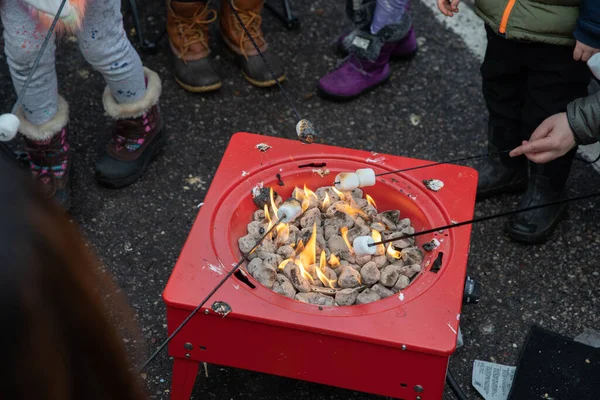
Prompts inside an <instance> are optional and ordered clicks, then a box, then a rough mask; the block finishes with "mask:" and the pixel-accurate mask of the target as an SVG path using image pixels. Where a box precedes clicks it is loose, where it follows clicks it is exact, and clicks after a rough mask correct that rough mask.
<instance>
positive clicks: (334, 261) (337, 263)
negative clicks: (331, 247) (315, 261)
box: [329, 253, 340, 268]
mask: <svg viewBox="0 0 600 400" xmlns="http://www.w3.org/2000/svg"><path fill="white" fill-rule="evenodd" d="M329 265H331V266H332V267H334V268H335V267H339V266H340V259H339V258H337V256H336V255H335V254H333V253H332V254H331V255H330V256H329Z"/></svg>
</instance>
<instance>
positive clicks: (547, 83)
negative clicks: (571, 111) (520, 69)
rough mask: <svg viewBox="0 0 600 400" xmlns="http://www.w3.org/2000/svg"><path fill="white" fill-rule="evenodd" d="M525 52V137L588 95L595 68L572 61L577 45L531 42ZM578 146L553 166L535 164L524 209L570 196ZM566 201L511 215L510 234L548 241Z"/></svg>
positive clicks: (522, 204) (508, 227)
mask: <svg viewBox="0 0 600 400" xmlns="http://www.w3.org/2000/svg"><path fill="white" fill-rule="evenodd" d="M528 47H529V50H528V51H527V52H526V53H525V58H524V59H525V63H526V65H527V68H528V71H529V77H528V93H527V101H526V104H525V107H524V108H523V114H522V115H523V116H522V119H523V138H529V136H531V134H532V133H533V131H534V130H535V128H537V126H538V125H539V124H540V123H541V122H542V121H544V120H545V119H546V118H548V117H550V116H551V115H554V114H556V113H559V112H564V111H565V110H566V108H567V104H569V103H570V102H571V101H573V100H575V99H576V98H579V97H584V96H587V87H588V84H589V81H590V72H589V69H588V68H587V65H586V64H585V63H584V62H581V61H575V60H573V48H571V47H567V46H553V45H547V44H530V45H528ZM574 156H575V150H572V151H571V152H569V153H567V154H566V155H565V156H563V157H561V158H559V159H556V160H555V161H552V162H550V163H548V164H544V165H538V164H535V163H530V168H529V169H530V172H529V183H528V189H527V192H526V193H525V195H524V196H523V198H522V199H521V201H520V202H519V208H524V207H529V206H535V205H539V204H545V203H550V202H552V201H555V200H557V199H560V198H563V197H565V196H566V191H565V190H564V187H565V184H566V181H567V178H568V177H569V172H570V170H571V163H572V161H573V158H574ZM565 209H566V207H565V205H558V206H552V207H545V208H541V209H538V210H535V211H530V212H527V213H521V214H519V215H516V216H515V217H513V218H511V219H510V220H509V222H508V224H507V226H506V232H507V233H508V235H510V236H511V237H512V238H513V239H515V240H518V241H522V242H525V243H538V242H542V241H545V240H546V239H547V238H548V237H549V236H550V234H551V233H552V232H553V231H554V229H555V228H556V226H557V224H558V221H559V219H560V217H561V216H562V215H563V214H564V211H565Z"/></svg>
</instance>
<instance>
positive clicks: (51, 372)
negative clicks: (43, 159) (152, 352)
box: [0, 157, 145, 400]
mask: <svg viewBox="0 0 600 400" xmlns="http://www.w3.org/2000/svg"><path fill="white" fill-rule="evenodd" d="M107 302H110V309H111V310H116V312H118V313H120V315H126V314H127V313H128V309H127V307H126V306H125V303H124V301H123V300H122V298H121V297H119V296H118V295H117V293H116V291H115V287H114V285H113V284H112V281H111V280H110V279H109V278H108V277H107V276H106V275H105V274H103V273H102V271H101V270H100V268H99V263H98V262H97V261H96V259H95V258H94V257H93V255H92V254H91V252H90V251H89V249H88V248H87V246H86V244H85V242H84V241H83V240H82V239H81V236H80V235H79V232H78V231H77V229H76V227H75V226H74V225H73V223H71V222H69V220H68V219H67V218H66V216H65V215H63V214H62V212H61V211H60V210H58V209H57V207H55V206H54V205H53V204H51V202H49V201H47V200H45V199H43V198H42V197H41V196H40V195H39V194H38V193H37V191H36V190H35V189H34V188H33V186H32V184H31V182H30V179H29V178H28V177H27V176H25V174H23V173H22V171H20V170H17V169H16V168H14V167H12V166H10V165H8V163H6V162H5V161H4V160H2V159H1V157H0V346H2V349H1V353H0V354H2V357H1V358H0V399H2V400H9V399H10V400H20V399H27V400H29V399H32V400H34V399H45V400H81V399H88V400H89V399H92V400H93V399H98V400H100V399H102V400H107V399H124V400H142V399H144V398H145V396H144V394H143V392H142V390H141V389H140V387H139V386H138V384H137V382H136V380H135V378H134V374H133V373H132V372H131V370H130V368H129V364H128V361H127V355H126V352H125V348H124V344H123V341H122V339H121V338H120V337H119V334H118V332H117V329H116V327H115V326H114V325H113V324H112V319H113V318H112V316H111V315H109V313H108V309H109V307H108V306H107ZM111 313H112V311H111Z"/></svg>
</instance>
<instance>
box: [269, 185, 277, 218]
mask: <svg viewBox="0 0 600 400" xmlns="http://www.w3.org/2000/svg"><path fill="white" fill-rule="evenodd" d="M269 197H270V198H271V210H272V211H273V218H275V219H276V218H277V211H279V210H278V208H277V205H276V204H275V198H274V197H275V195H274V192H273V188H271V190H270V191H269ZM269 220H271V219H270V218H269Z"/></svg>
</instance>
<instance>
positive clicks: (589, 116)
mask: <svg viewBox="0 0 600 400" xmlns="http://www.w3.org/2000/svg"><path fill="white" fill-rule="evenodd" d="M567 119H568V120H569V125H570V126H571V129H572V130H573V134H574V135H575V141H576V142H577V143H578V144H583V145H585V144H592V143H596V142H598V141H600V92H597V93H594V94H592V95H590V96H588V97H582V98H580V99H577V100H575V101H573V102H571V103H569V105H568V106H567Z"/></svg>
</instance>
